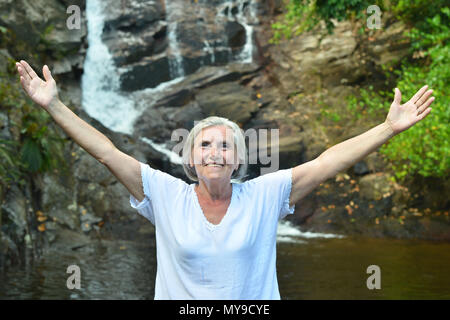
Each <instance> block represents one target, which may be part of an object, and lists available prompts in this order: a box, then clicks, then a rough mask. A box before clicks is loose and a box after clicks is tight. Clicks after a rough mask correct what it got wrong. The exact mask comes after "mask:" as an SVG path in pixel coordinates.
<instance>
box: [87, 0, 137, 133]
mask: <svg viewBox="0 0 450 320" xmlns="http://www.w3.org/2000/svg"><path fill="white" fill-rule="evenodd" d="M86 16H87V27H88V36H87V37H88V43H89V47H88V50H87V53H86V60H85V63H84V73H83V76H82V80H81V86H82V95H83V97H82V104H83V108H84V110H85V111H86V112H87V113H88V114H89V115H90V116H91V117H93V118H95V119H97V120H98V121H100V122H101V123H102V124H103V125H104V126H106V127H108V128H109V129H111V130H114V131H118V132H122V133H128V134H131V133H132V123H133V122H134V120H135V119H136V118H137V117H138V116H139V113H138V112H137V111H136V110H135V108H134V102H133V100H132V99H130V98H129V97H125V96H123V95H121V94H120V93H119V87H120V83H119V78H118V75H117V70H116V67H115V66H114V64H113V61H112V57H111V54H110V53H109V51H108V48H107V47H106V45H105V44H104V43H103V42H102V39H101V36H102V31H103V25H104V17H103V7H102V4H101V1H100V0H87V1H86Z"/></svg>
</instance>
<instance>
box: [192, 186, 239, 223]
mask: <svg viewBox="0 0 450 320" xmlns="http://www.w3.org/2000/svg"><path fill="white" fill-rule="evenodd" d="M196 185H197V184H196V183H193V184H191V187H192V192H193V193H194V202H195V203H196V206H197V209H199V210H198V211H199V212H200V214H201V216H202V220H203V222H204V223H205V224H206V227H207V228H208V229H209V230H211V231H214V230H215V229H217V228H219V227H220V226H221V225H223V223H224V220H226V219H227V217H228V216H229V215H230V211H231V207H232V206H233V203H234V201H233V200H234V198H235V193H236V192H235V185H236V184H235V183H233V182H231V200H230V203H229V204H228V208H227V211H226V212H225V215H224V216H223V217H222V219H221V220H220V222H219V223H218V224H214V223H212V222H210V221H209V220H208V219H207V218H206V216H205V213H204V212H203V209H202V206H201V205H200V201H199V200H198V196H197V192H195V186H196Z"/></svg>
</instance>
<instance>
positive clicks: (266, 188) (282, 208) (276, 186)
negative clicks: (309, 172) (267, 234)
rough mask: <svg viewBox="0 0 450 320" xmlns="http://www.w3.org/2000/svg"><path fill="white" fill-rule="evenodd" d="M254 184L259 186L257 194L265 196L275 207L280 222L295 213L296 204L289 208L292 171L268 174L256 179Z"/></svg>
mask: <svg viewBox="0 0 450 320" xmlns="http://www.w3.org/2000/svg"><path fill="white" fill-rule="evenodd" d="M254 182H255V183H256V185H257V192H258V193H260V194H264V195H265V198H266V199H268V201H269V202H270V203H272V204H273V205H274V206H275V210H276V213H277V214H278V220H281V219H283V218H284V217H286V216H287V215H288V214H293V213H294V210H295V204H294V205H292V206H289V198H290V195H291V189H292V169H283V170H278V171H276V172H271V173H267V174H265V175H262V176H259V177H258V178H256V179H254Z"/></svg>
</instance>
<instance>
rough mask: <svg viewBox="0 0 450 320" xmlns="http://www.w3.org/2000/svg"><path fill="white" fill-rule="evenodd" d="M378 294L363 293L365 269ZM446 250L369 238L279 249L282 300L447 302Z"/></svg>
mask: <svg viewBox="0 0 450 320" xmlns="http://www.w3.org/2000/svg"><path fill="white" fill-rule="evenodd" d="M370 265H378V266H379V267H380V269H381V289H380V290H376V289H374V290H369V289H368V288H367V284H366V281H367V278H368V277H369V276H370V275H371V274H367V273H366V271H367V267H368V266H370ZM449 267H450V244H449V243H439V242H428V241H419V240H393V239H370V238H355V237H353V238H348V237H346V238H344V239H310V240H308V243H307V244H300V245H297V244H292V243H279V244H278V263H277V270H278V274H279V285H280V291H281V296H282V298H283V299H450V275H449V273H448V270H449Z"/></svg>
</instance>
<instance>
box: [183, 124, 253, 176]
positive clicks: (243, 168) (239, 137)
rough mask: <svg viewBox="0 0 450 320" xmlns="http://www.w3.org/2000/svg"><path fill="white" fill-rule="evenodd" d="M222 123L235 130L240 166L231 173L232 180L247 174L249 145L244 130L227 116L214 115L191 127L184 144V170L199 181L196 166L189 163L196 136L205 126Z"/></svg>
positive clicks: (234, 135)
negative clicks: (246, 142) (247, 145)
mask: <svg viewBox="0 0 450 320" xmlns="http://www.w3.org/2000/svg"><path fill="white" fill-rule="evenodd" d="M222 125H223V126H227V127H229V128H230V129H232V130H233V137H234V145H235V148H236V150H235V151H236V154H237V157H238V159H237V160H238V163H239V167H238V168H237V170H235V171H234V172H233V174H232V175H231V180H232V181H233V182H242V180H243V179H244V178H245V177H246V176H247V175H246V173H247V167H248V163H247V147H246V145H245V138H244V134H243V130H242V129H241V128H239V126H238V125H237V124H236V123H235V122H233V121H231V120H228V119H227V118H222V117H216V116H212V117H208V118H205V119H203V120H201V121H200V122H198V123H197V124H196V125H195V126H194V127H193V128H192V129H191V131H190V132H189V135H188V136H187V139H186V142H185V144H184V146H183V157H182V159H183V170H184V172H185V173H186V175H187V176H188V178H189V179H191V180H193V181H198V177H197V172H196V171H195V167H191V166H190V165H189V164H190V160H191V157H192V149H193V147H194V140H195V138H196V137H197V135H198V134H199V133H200V132H201V131H202V130H203V129H204V128H208V127H213V126H222Z"/></svg>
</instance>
